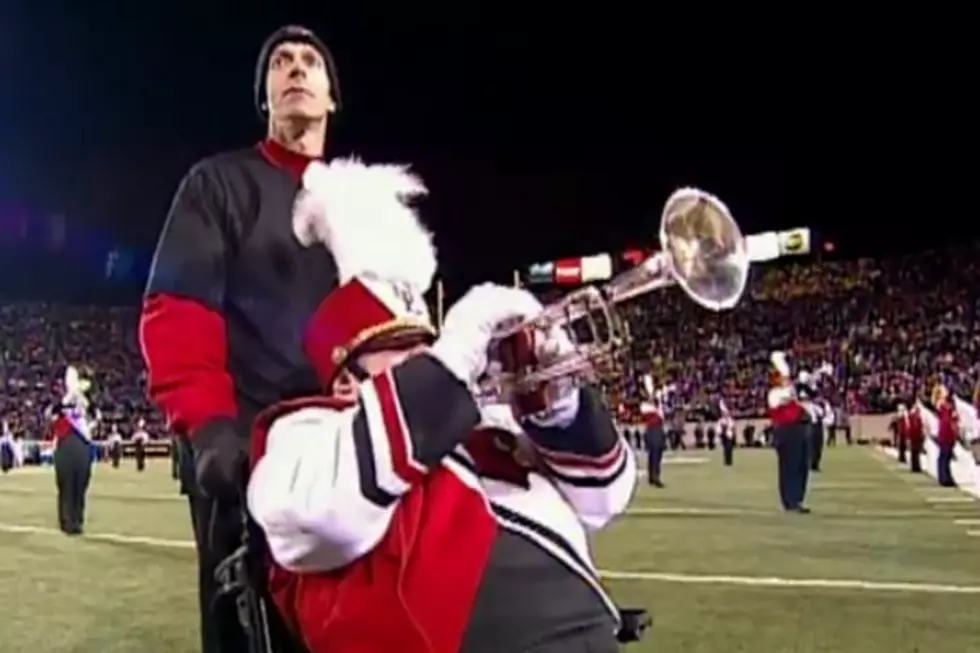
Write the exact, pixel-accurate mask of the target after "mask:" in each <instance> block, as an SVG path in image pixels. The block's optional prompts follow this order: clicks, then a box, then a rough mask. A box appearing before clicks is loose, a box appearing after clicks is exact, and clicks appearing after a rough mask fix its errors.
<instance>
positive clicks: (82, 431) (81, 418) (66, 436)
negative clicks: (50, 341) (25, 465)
mask: <svg viewBox="0 0 980 653" xmlns="http://www.w3.org/2000/svg"><path fill="white" fill-rule="evenodd" d="M87 385H88V384H87V382H86V381H85V380H83V379H81V378H79V375H78V370H76V369H75V368H74V367H72V366H71V365H69V366H68V369H67V370H66V371H65V395H64V398H63V399H62V401H61V410H60V414H59V415H58V416H57V418H56V419H55V421H54V423H53V425H52V429H51V430H52V436H53V437H54V441H55V449H54V473H55V479H56V481H57V484H58V525H59V526H60V528H61V530H62V532H64V533H66V534H68V535H80V534H81V533H82V528H83V526H84V525H85V495H86V494H87V493H88V486H89V481H90V480H91V478H92V436H91V428H92V424H91V422H89V419H88V409H89V402H88V399H87V398H86V397H85V392H86V391H87V389H88V388H87Z"/></svg>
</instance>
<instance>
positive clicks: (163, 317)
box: [140, 27, 340, 653]
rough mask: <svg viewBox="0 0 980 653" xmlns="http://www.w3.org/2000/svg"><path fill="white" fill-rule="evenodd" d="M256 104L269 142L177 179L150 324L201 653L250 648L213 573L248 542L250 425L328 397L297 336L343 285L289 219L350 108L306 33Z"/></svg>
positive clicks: (147, 330) (293, 36) (285, 47)
mask: <svg viewBox="0 0 980 653" xmlns="http://www.w3.org/2000/svg"><path fill="white" fill-rule="evenodd" d="M255 101H256V105H257V109H258V111H259V114H260V115H261V116H262V117H263V119H264V120H265V121H266V127H267V137H266V139H265V140H263V141H262V142H260V143H259V144H257V145H256V146H254V147H250V148H246V149H241V150H237V151H233V152H225V153H222V154H219V155H217V156H214V157H211V158H208V159H205V160H204V161H201V162H200V163H198V164H196V165H195V166H193V167H192V168H191V170H190V172H188V173H187V175H186V176H185V177H184V179H183V181H182V182H181V184H180V187H179V189H178V191H177V194H176V196H175V198H174V201H173V205H172V206H171V209H170V213H169V215H168V217H167V221H166V224H165V225H164V228H163V232H162V234H161V235H160V240H159V242H158V244H157V250H156V254H155V256H154V260H153V265H152V268H151V270H150V277H149V281H148V283H147V288H146V297H145V301H144V305H143V314H142V318H141V323H140V335H141V338H140V339H141V344H142V349H143V355H144V358H145V359H146V364H147V369H148V387H149V393H150V396H151V398H152V399H153V400H154V402H155V403H156V404H157V405H158V406H159V407H160V408H161V409H162V411H163V412H164V414H165V415H166V417H167V420H168V423H169V424H170V426H171V428H172V429H173V431H174V432H175V433H176V434H178V437H179V439H180V442H181V447H183V448H186V449H187V451H186V454H187V455H188V456H189V457H192V460H193V469H194V478H189V479H182V481H183V482H184V484H185V485H186V486H187V488H188V497H189V500H190V509H191V517H192V521H193V523H194V527H195V528H194V531H195V542H196V545H197V552H198V569H199V585H200V596H199V600H200V611H201V638H202V650H203V651H204V653H238V652H239V651H246V650H248V646H249V644H248V641H249V640H248V637H247V633H246V631H245V629H244V628H243V627H242V626H241V624H240V623H239V619H238V614H237V611H236V608H235V603H234V601H216V595H217V593H218V587H217V583H216V581H215V578H214V571H215V567H216V566H217V565H218V563H220V562H221V561H222V560H224V559H225V558H227V557H228V556H229V555H230V554H231V553H233V552H234V551H235V550H236V549H237V548H238V547H239V545H240V544H241V543H242V537H243V530H244V529H243V514H244V513H243V504H242V492H243V489H244V484H245V479H244V474H245V462H246V458H247V456H246V451H247V449H248V436H249V425H250V424H251V422H252V421H253V419H254V417H255V416H256V414H257V413H259V412H260V411H261V410H262V409H264V408H265V407H267V406H269V405H272V404H275V403H277V402H280V401H283V400H286V399H289V398H292V397H297V396H304V395H309V394H311V393H315V392H316V391H317V390H318V389H319V384H318V383H317V379H316V375H315V373H314V371H313V369H312V367H311V366H310V364H309V362H308V361H307V359H306V357H305V355H304V354H303V351H302V347H301V331H302V329H303V327H304V325H305V324H307V322H308V321H309V318H310V316H311V315H312V313H313V312H314V311H315V309H316V307H317V306H318V305H319V303H320V302H321V300H322V299H323V298H324V297H325V296H326V295H327V294H328V293H329V292H330V291H331V290H333V289H334V288H335V287H336V267H335V265H334V261H333V259H332V257H331V255H330V253H329V252H328V251H327V250H326V249H325V248H322V247H304V246H303V245H302V243H301V242H300V238H306V237H307V236H308V234H303V233H296V232H295V231H294V228H293V224H292V221H291V215H292V212H293V206H294V205H295V204H296V202H297V196H298V193H299V191H300V190H301V187H302V186H303V185H304V184H305V182H307V181H308V180H307V179H306V178H305V177H304V172H305V171H306V168H307V165H308V164H309V163H310V162H312V161H315V160H318V159H320V158H322V156H323V151H324V141H325V138H326V134H327V126H328V123H329V118H330V116H331V114H333V113H334V112H335V111H337V110H338V108H339V105H340V94H339V91H338V86H337V75H336V72H335V67H334V64H333V58H332V56H331V54H330V51H329V50H328V49H327V47H326V45H325V44H324V43H323V42H322V41H321V40H320V39H319V38H318V37H317V36H316V35H315V34H314V33H313V32H311V31H310V30H308V29H305V28H302V27H284V28H281V29H279V30H277V31H276V32H274V33H273V34H272V35H271V36H270V37H269V38H268V39H267V40H266V42H265V43H264V45H263V46H262V49H261V51H260V55H259V59H258V63H257V66H256V71H255ZM189 466H190V465H189ZM212 606H213V607H212ZM275 627H276V626H275V625H273V628H275ZM273 637H277V636H276V635H273Z"/></svg>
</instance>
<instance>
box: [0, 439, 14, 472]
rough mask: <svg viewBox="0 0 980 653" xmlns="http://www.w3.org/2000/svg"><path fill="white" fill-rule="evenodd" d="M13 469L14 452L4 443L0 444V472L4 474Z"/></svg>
mask: <svg viewBox="0 0 980 653" xmlns="http://www.w3.org/2000/svg"><path fill="white" fill-rule="evenodd" d="M13 467H14V450H13V449H11V448H10V447H9V446H8V445H7V444H6V443H4V444H0V471H2V472H3V473H4V474H6V473H7V472H9V471H10V470H11V469H13Z"/></svg>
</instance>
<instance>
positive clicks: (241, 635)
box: [175, 438, 306, 653]
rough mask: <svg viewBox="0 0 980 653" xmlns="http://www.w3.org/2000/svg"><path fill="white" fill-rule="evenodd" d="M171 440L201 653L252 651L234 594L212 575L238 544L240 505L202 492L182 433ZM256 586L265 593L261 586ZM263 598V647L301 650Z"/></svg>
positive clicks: (290, 652)
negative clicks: (192, 566)
mask: <svg viewBox="0 0 980 653" xmlns="http://www.w3.org/2000/svg"><path fill="white" fill-rule="evenodd" d="M175 442H176V443H178V444H177V446H178V447H179V448H180V450H179V461H180V465H179V467H180V469H179V472H180V477H181V478H180V481H181V491H182V492H183V493H186V494H187V498H188V502H189V505H190V513H191V523H192V525H193V528H194V544H195V546H196V549H197V569H198V600H199V606H198V607H199V611H200V628H201V653H251V651H250V649H249V644H248V637H247V636H246V633H245V629H244V628H243V627H242V625H241V622H240V621H239V618H238V610H237V607H236V604H235V597H220V596H219V586H218V582H217V581H216V580H215V577H214V572H215V569H216V568H217V566H218V565H219V564H220V563H221V562H222V561H224V560H225V559H226V558H228V557H229V556H230V555H232V554H233V553H234V552H235V551H236V550H237V549H238V548H239V547H240V546H241V544H242V537H243V534H244V523H243V511H244V510H245V507H244V506H242V505H240V504H238V503H237V502H217V501H214V500H212V499H208V498H206V497H204V496H203V495H202V494H201V492H200V490H199V489H198V487H197V482H196V480H195V478H194V465H193V455H194V454H193V452H192V451H191V449H190V446H189V444H188V443H187V441H186V440H185V439H183V438H180V439H175ZM258 589H259V590H260V593H264V590H265V588H264V587H259V588H258ZM267 604H268V611H269V624H268V625H269V630H270V636H271V639H272V642H273V649H272V651H271V652H268V653H306V649H305V648H303V647H302V646H301V645H299V644H297V643H296V642H295V641H294V638H293V637H292V635H290V634H289V632H288V630H287V628H286V627H285V625H284V624H283V623H282V620H281V619H280V618H279V617H278V614H277V613H276V610H275V608H274V607H273V606H272V604H271V601H267ZM262 653H267V652H262Z"/></svg>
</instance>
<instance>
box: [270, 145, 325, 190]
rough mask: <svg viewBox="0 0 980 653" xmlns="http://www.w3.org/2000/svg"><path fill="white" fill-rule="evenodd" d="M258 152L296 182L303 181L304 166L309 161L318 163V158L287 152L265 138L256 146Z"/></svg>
mask: <svg viewBox="0 0 980 653" xmlns="http://www.w3.org/2000/svg"><path fill="white" fill-rule="evenodd" d="M258 148H259V152H261V153H262V156H263V157H264V158H265V160H266V161H268V162H269V163H271V164H272V165H274V166H276V167H277V168H282V169H283V170H285V171H287V172H288V173H289V174H291V175H292V176H293V178H295V179H296V181H301V180H302V179H303V172H304V171H305V170H306V166H308V165H309V164H310V162H311V161H319V160H320V157H312V156H306V155H305V154H299V153H298V152H293V151H292V150H287V149H286V148H285V147H283V146H282V145H281V144H280V143H277V142H276V141H274V140H272V139H271V138H267V139H266V140H264V141H262V142H261V143H259V144H258Z"/></svg>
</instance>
